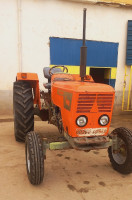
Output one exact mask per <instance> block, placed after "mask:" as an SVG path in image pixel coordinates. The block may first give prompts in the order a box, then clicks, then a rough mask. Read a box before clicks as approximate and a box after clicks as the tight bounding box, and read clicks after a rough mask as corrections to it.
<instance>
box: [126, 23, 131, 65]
mask: <svg viewBox="0 0 132 200" xmlns="http://www.w3.org/2000/svg"><path fill="white" fill-rule="evenodd" d="M126 64H127V65H132V20H128V29H127V53H126Z"/></svg>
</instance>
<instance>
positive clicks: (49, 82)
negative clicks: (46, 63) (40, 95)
mask: <svg viewBox="0 0 132 200" xmlns="http://www.w3.org/2000/svg"><path fill="white" fill-rule="evenodd" d="M50 69H51V68H50V67H44V68H43V73H44V77H45V78H47V79H48V83H44V87H45V88H46V89H48V90H50V89H51V75H50V74H49V70H50ZM57 72H58V73H59V72H62V70H61V69H60V68H53V69H52V73H53V74H55V73H57Z"/></svg>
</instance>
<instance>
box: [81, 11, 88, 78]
mask: <svg viewBox="0 0 132 200" xmlns="http://www.w3.org/2000/svg"><path fill="white" fill-rule="evenodd" d="M86 10H87V9H86V8H84V10H83V46H82V47H81V49H80V51H81V54H80V77H81V81H84V77H85V76H86V62H87V47H86V44H85V34H86Z"/></svg>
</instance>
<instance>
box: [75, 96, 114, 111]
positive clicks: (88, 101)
mask: <svg viewBox="0 0 132 200" xmlns="http://www.w3.org/2000/svg"><path fill="white" fill-rule="evenodd" d="M112 101H113V94H79V97H78V102H77V113H88V112H90V111H91V109H92V107H93V104H94V103H95V102H97V107H98V112H111V108H112Z"/></svg>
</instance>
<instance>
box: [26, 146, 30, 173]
mask: <svg viewBox="0 0 132 200" xmlns="http://www.w3.org/2000/svg"><path fill="white" fill-rule="evenodd" d="M27 169H28V172H29V173H30V158H29V150H28V147H27Z"/></svg>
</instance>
